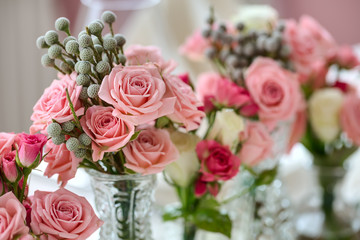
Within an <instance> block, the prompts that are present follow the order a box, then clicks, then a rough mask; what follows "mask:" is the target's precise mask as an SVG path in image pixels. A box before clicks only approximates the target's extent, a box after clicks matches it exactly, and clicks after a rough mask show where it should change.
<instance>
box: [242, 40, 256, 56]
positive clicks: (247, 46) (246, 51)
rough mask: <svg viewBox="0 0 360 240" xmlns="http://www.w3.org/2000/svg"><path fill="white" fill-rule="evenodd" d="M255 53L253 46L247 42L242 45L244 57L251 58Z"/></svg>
mask: <svg viewBox="0 0 360 240" xmlns="http://www.w3.org/2000/svg"><path fill="white" fill-rule="evenodd" d="M254 53H255V47H254V44H252V43H251V42H248V43H246V44H245V45H244V55H245V56H247V57H250V56H252V55H253V54H254Z"/></svg>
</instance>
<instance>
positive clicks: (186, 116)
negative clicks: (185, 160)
mask: <svg viewBox="0 0 360 240" xmlns="http://www.w3.org/2000/svg"><path fill="white" fill-rule="evenodd" d="M115 20H116V15H115V14H114V13H112V12H110V11H106V12H104V13H103V14H102V20H96V21H94V22H92V23H90V24H89V25H88V26H87V27H86V30H85V31H82V32H80V33H79V35H78V37H77V38H75V37H74V36H72V35H71V34H70V30H69V21H68V20H67V19H66V18H59V19H58V20H56V22H55V28H56V29H57V30H58V31H62V32H65V33H66V34H67V37H66V38H65V39H64V40H63V41H62V42H60V40H59V33H58V32H56V31H53V30H51V31H48V32H47V33H46V34H45V35H44V36H41V37H39V38H38V40H37V45H38V47H39V48H41V49H47V54H44V55H43V57H42V58H41V62H42V64H43V65H44V66H47V67H53V68H55V69H56V70H57V71H58V72H59V74H58V77H59V80H54V81H53V82H52V84H51V85H50V87H48V88H47V89H45V91H44V94H43V95H42V96H41V98H40V99H39V101H38V102H37V103H36V105H35V106H34V112H33V114H32V116H31V120H32V121H33V124H32V126H31V127H30V131H31V132H32V133H35V132H39V131H40V132H41V133H43V134H46V135H47V136H49V137H50V138H51V139H50V140H49V141H48V144H47V145H46V147H45V149H46V151H49V154H48V157H47V159H46V160H45V161H46V162H47V163H48V165H47V167H46V170H45V175H46V176H48V177H51V176H52V175H54V174H58V182H61V184H62V186H64V185H66V183H67V182H68V180H70V179H71V178H73V177H74V176H75V173H76V171H77V169H78V168H79V167H83V168H88V169H92V170H95V171H97V172H100V173H104V174H107V177H109V175H112V176H114V175H116V176H124V178H123V179H125V180H124V181H123V182H120V180H119V181H117V180H116V181H115V180H114V181H115V182H113V183H112V184H107V185H106V187H109V188H112V187H113V189H114V188H115V189H114V190H113V189H111V190H109V191H108V192H105V193H103V192H102V193H100V194H101V195H103V196H98V197H99V198H101V200H96V202H98V203H100V204H101V202H104V201H111V203H106V204H110V205H111V206H113V207H111V206H110V208H113V209H110V210H109V211H113V212H116V214H110V215H106V212H104V211H102V210H101V209H100V211H102V214H103V216H100V217H101V218H102V219H103V220H104V221H105V224H104V227H103V229H101V231H100V235H101V236H102V238H115V237H116V238H120V239H134V238H137V237H136V236H137V235H139V236H142V237H141V238H143V236H144V235H146V236H147V237H146V239H150V237H151V236H150V235H151V234H150V232H149V231H151V230H150V226H145V227H144V225H148V223H149V222H150V221H149V220H148V215H147V212H148V211H147V209H148V207H149V206H151V204H150V203H151V202H152V200H151V196H150V195H151V194H150V193H145V190H144V191H142V190H139V187H140V186H142V185H143V184H141V183H139V181H137V180H132V179H133V178H131V177H127V176H128V175H132V176H135V177H139V176H145V175H153V174H156V173H159V172H162V171H163V170H164V168H165V167H166V166H167V165H169V164H170V163H172V162H174V161H175V160H177V159H178V157H179V152H178V150H177V148H176V147H175V145H174V144H173V143H172V141H171V138H170V134H169V132H171V131H173V129H179V130H180V131H182V132H192V131H194V130H196V129H197V128H198V127H199V125H200V122H201V120H202V118H203V117H204V116H205V114H204V112H203V110H202V109H201V108H202V106H203V104H202V103H201V102H200V101H199V100H197V98H196V96H195V93H194V91H193V89H192V88H191V86H190V85H189V84H188V83H187V82H186V81H185V79H184V78H183V77H182V76H180V77H179V76H177V75H175V74H173V73H172V72H173V70H174V69H175V67H176V63H175V62H174V61H172V60H171V61H165V60H164V58H163V57H162V55H161V51H160V49H159V48H157V47H154V46H140V45H132V46H130V47H128V48H126V49H125V48H124V45H125V43H126V39H125V38H124V36H122V35H120V34H114V32H113V29H112V24H113V22H114V21H115ZM105 24H106V25H107V26H108V29H109V31H110V33H108V34H106V35H105V36H103V34H102V33H103V31H105V30H104V29H105V27H106V26H105ZM89 172H90V173H91V171H89ZM149 182H150V181H149ZM149 184H150V185H151V186H152V185H153V184H152V183H149ZM94 185H95V184H94ZM150 185H149V186H148V187H151V186H150ZM103 188H105V187H103ZM94 191H95V193H96V191H97V189H96V187H94ZM102 191H104V190H102ZM113 191H118V192H117V193H113ZM150 192H153V191H150ZM107 194H108V195H107ZM95 195H96V194H95ZM106 196H109V197H106ZM95 197H97V196H95ZM142 197H143V198H146V199H141V198H142ZM112 200H113V201H112ZM144 201H145V202H146V203H145V204H144V205H143V207H141V206H142V204H143V202H144ZM139 206H140V207H139ZM97 207H98V208H103V206H100V207H99V206H97ZM119 207H120V208H121V214H122V216H123V217H119V214H120V213H119V212H118V208H119ZM106 208H109V205H106ZM145 208H146V209H145ZM138 209H139V210H138ZM136 211H141V212H139V214H138V213H136ZM134 216H136V217H135V218H134ZM140 216H142V217H144V218H145V219H138V218H141V217H140ZM115 217H116V218H115ZM111 225H112V226H111ZM134 226H138V227H134ZM108 227H109V229H108ZM146 229H149V230H146ZM109 233H110V234H112V235H111V236H110V235H108V234H109Z"/></svg>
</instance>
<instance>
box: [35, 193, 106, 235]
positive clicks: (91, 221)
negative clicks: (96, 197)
mask: <svg viewBox="0 0 360 240" xmlns="http://www.w3.org/2000/svg"><path fill="white" fill-rule="evenodd" d="M102 224H103V222H102V221H101V220H100V219H99V218H98V217H97V216H96V215H95V213H94V210H93V209H92V207H91V205H90V204H89V202H88V201H87V200H86V199H85V198H84V197H80V196H78V195H76V194H74V193H72V192H70V191H68V190H66V189H65V188H60V189H59V190H57V191H55V192H43V191H36V192H35V194H34V197H33V204H32V211H31V224H30V226H31V230H32V231H33V232H34V233H35V234H36V235H40V234H47V236H48V237H47V238H46V237H45V236H44V235H43V236H44V237H45V239H73V240H82V239H87V238H88V237H89V236H90V235H91V234H92V233H93V232H95V231H96V230H97V229H98V228H99V227H100V226H101V225H102Z"/></svg>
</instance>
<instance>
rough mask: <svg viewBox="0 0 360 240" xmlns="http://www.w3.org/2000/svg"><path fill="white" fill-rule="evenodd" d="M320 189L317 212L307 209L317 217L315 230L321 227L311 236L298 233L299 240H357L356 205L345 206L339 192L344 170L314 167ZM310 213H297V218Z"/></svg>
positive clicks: (348, 204)
mask: <svg viewBox="0 0 360 240" xmlns="http://www.w3.org/2000/svg"><path fill="white" fill-rule="evenodd" d="M315 170H316V172H317V176H318V184H319V186H320V193H319V196H318V198H319V202H320V206H319V208H318V209H308V211H311V212H312V213H317V214H318V215H319V216H320V217H319V218H318V221H319V223H314V225H315V226H319V225H320V226H322V228H321V229H320V231H310V233H311V232H315V233H314V234H307V232H301V231H300V232H299V234H300V238H299V239H301V240H310V239H317V240H357V239H360V222H359V221H360V219H359V218H360V215H359V212H360V208H359V204H353V203H349V202H348V201H347V199H346V197H345V196H344V194H343V192H342V187H343V181H344V178H345V175H346V170H345V169H344V168H343V167H341V166H315ZM309 214H311V213H308V212H307V211H301V212H299V213H298V215H299V219H300V221H301V220H302V219H301V218H304V217H306V216H308V215H309Z"/></svg>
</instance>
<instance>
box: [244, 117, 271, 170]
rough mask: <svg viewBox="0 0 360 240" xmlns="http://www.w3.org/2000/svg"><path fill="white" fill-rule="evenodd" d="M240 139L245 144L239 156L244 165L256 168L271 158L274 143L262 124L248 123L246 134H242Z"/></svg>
mask: <svg viewBox="0 0 360 240" xmlns="http://www.w3.org/2000/svg"><path fill="white" fill-rule="evenodd" d="M240 139H241V140H242V141H244V143H243V145H242V147H241V150H240V152H239V154H238V156H239V158H240V159H241V161H242V162H243V163H245V164H247V165H250V166H255V165H257V164H258V163H260V162H261V161H262V160H264V159H266V158H267V157H269V156H270V154H271V150H272V146H273V143H274V142H273V140H272V138H271V136H270V135H269V132H268V131H267V129H266V128H265V126H264V125H262V124H261V123H255V122H247V123H246V129H245V132H241V133H240Z"/></svg>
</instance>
